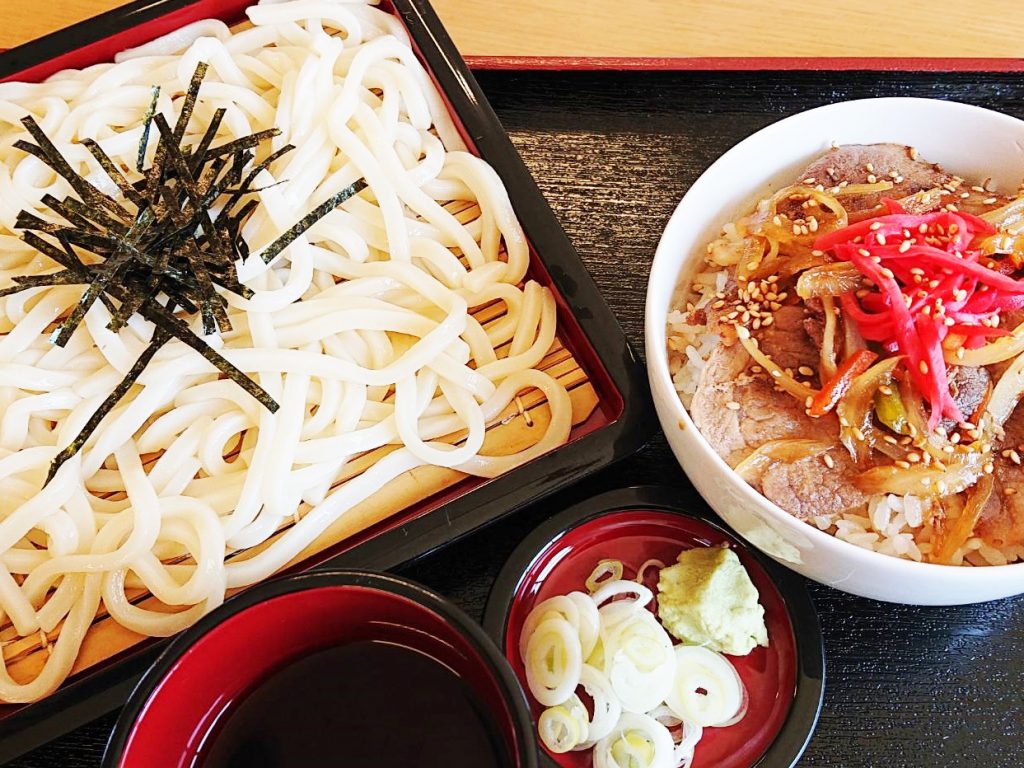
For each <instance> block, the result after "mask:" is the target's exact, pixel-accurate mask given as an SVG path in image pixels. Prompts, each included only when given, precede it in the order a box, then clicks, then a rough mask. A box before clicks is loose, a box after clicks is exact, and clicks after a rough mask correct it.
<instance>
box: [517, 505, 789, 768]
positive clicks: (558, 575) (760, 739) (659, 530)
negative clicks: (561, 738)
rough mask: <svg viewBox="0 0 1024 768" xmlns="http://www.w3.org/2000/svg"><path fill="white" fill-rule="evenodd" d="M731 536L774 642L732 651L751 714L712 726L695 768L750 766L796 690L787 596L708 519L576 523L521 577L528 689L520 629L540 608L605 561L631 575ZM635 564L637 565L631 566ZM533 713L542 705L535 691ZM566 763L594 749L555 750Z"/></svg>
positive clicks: (642, 516) (623, 516)
mask: <svg viewBox="0 0 1024 768" xmlns="http://www.w3.org/2000/svg"><path fill="white" fill-rule="evenodd" d="M723 542H727V543H729V544H730V545H731V546H733V548H734V549H735V551H736V554H737V555H739V558H740V560H741V561H742V563H743V565H744V566H746V569H747V572H748V573H749V574H750V578H751V580H752V581H753V582H754V585H755V586H756V587H757V591H758V592H759V593H760V596H761V605H763V606H764V609H765V621H766V623H767V625H768V640H769V647H768V648H756V649H754V651H753V652H751V653H750V655H748V656H742V657H735V656H734V657H730V660H731V661H732V662H733V664H734V665H735V667H736V669H737V671H738V672H739V674H740V677H741V678H743V682H744V684H745V685H746V687H747V692H748V693H749V695H750V706H749V709H748V711H747V714H746V716H745V717H744V718H743V719H742V720H741V721H740V722H739V723H737V724H736V725H733V726H731V727H729V728H706V729H705V730H704V737H703V738H702V739H701V741H700V743H699V744H698V745H697V750H696V754H695V755H694V760H693V768H748V767H749V766H751V765H753V764H754V762H755V761H756V760H757V759H758V758H759V757H760V756H761V754H762V753H763V752H764V751H765V750H766V749H767V748H768V747H769V746H770V745H771V743H772V742H773V741H774V740H775V737H776V736H777V735H778V733H779V730H780V729H781V728H782V725H783V723H784V722H785V720H786V715H787V714H788V713H789V708H790V705H791V704H792V702H793V696H794V693H795V690H796V644H795V638H794V635H793V626H792V624H791V623H790V620H789V614H788V612H787V611H786V606H785V603H784V601H783V599H782V596H781V595H780V594H779V591H778V590H777V589H776V587H775V585H774V583H773V582H772V580H771V578H770V577H769V576H768V574H767V572H766V571H765V570H764V568H762V567H761V565H760V563H758V562H757V560H756V558H754V557H753V555H751V554H750V553H749V552H748V551H747V550H746V549H745V548H744V547H742V546H741V545H739V543H738V542H737V541H736V540H735V539H733V538H731V537H729V536H727V535H725V534H724V533H722V532H720V531H718V530H716V529H714V528H712V527H711V526H709V525H707V524H706V523H704V522H703V521H701V520H698V519H695V518H691V517H684V516H682V515H675V514H671V513H668V512H655V511H647V510H630V511H624V512H615V513H612V514H609V515H602V516H601V517H598V518H595V519H593V520H590V521H588V522H586V523H583V524H582V525H579V526H576V527H575V528H572V529H570V530H569V531H567V532H566V533H565V534H563V535H562V536H560V537H559V538H557V539H555V540H554V541H552V542H551V544H549V545H548V546H547V547H546V548H545V549H544V550H543V551H542V552H540V554H538V556H537V557H536V558H535V559H534V561H533V563H532V564H531V566H530V568H529V569H528V570H527V572H526V573H525V574H524V575H523V578H522V579H521V580H520V582H519V587H518V589H517V590H516V594H515V597H514V598H513V602H512V608H511V611H510V612H509V618H508V624H507V628H506V634H505V648H504V651H505V656H506V657H507V658H508V660H509V662H510V663H511V664H512V668H513V669H514V670H515V673H516V675H517V676H518V677H519V679H520V681H521V682H522V684H523V687H524V688H526V675H525V671H524V668H523V662H522V660H521V659H520V658H519V651H518V643H519V633H520V631H521V630H522V626H523V622H524V621H525V620H526V617H527V615H528V614H529V613H530V611H531V610H532V609H533V607H534V606H535V605H536V604H537V603H539V602H541V601H542V600H546V599H547V598H549V597H553V596H555V595H563V594H566V593H568V592H572V591H573V590H585V589H586V588H585V587H584V582H585V581H586V578H587V576H589V575H590V572H591V571H592V570H593V568H594V566H595V565H596V564H597V562H598V561H599V560H603V559H606V558H608V559H615V560H620V561H622V563H623V564H624V565H625V566H626V568H627V571H626V576H627V577H632V576H633V575H634V573H635V569H636V568H637V567H639V566H640V565H641V564H643V563H644V562H645V561H647V560H649V559H651V558H656V559H658V560H661V561H662V562H664V563H666V564H668V563H672V562H674V561H675V558H676V556H677V555H678V554H679V552H680V551H681V550H683V549H690V548H692V547H706V546H710V545H715V544H721V543H723ZM630 568H632V569H634V570H633V571H632V572H631V571H629V570H628V569H630ZM527 697H528V698H529V699H530V705H531V708H532V710H533V714H534V718H535V719H536V717H538V716H539V715H540V713H541V711H542V710H543V707H541V706H540V705H539V704H537V702H536V701H535V700H533V697H532V696H529V694H528V695H527ZM551 758H552V759H553V760H554V761H555V762H556V763H557V764H558V765H560V766H565V768H585V767H588V766H590V764H591V754H590V751H589V750H588V751H584V752H569V753H567V754H564V755H555V754H551Z"/></svg>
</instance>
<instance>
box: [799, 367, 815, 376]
mask: <svg viewBox="0 0 1024 768" xmlns="http://www.w3.org/2000/svg"><path fill="white" fill-rule="evenodd" d="M797 371H799V372H800V373H801V374H802V375H804V376H813V375H814V369H813V368H810V367H808V366H806V365H801V366H800V367H799V368H797Z"/></svg>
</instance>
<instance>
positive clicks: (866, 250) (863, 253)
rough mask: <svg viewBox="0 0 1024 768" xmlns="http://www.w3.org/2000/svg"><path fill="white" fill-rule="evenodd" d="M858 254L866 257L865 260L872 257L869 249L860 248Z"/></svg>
mask: <svg viewBox="0 0 1024 768" xmlns="http://www.w3.org/2000/svg"><path fill="white" fill-rule="evenodd" d="M857 253H859V254H860V255H861V256H864V257H865V258H866V257H868V256H870V255H871V251H869V250H868V249H867V248H858V249H857ZM875 258H876V259H877V258H878V257H877V256H876V257H875Z"/></svg>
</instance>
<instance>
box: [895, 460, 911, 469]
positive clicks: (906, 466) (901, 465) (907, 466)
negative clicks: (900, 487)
mask: <svg viewBox="0 0 1024 768" xmlns="http://www.w3.org/2000/svg"><path fill="white" fill-rule="evenodd" d="M893 463H894V464H895V465H896V466H897V467H899V468H900V469H910V463H909V462H906V461H903V459H896V461H894V462H893Z"/></svg>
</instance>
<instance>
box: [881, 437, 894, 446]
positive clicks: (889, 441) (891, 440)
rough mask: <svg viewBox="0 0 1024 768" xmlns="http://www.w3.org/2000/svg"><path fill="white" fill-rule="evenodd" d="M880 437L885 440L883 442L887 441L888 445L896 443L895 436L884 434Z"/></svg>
mask: <svg viewBox="0 0 1024 768" xmlns="http://www.w3.org/2000/svg"><path fill="white" fill-rule="evenodd" d="M882 439H883V440H885V442H887V443H889V444H890V445H896V444H897V443H896V438H895V437H893V436H892V435H886V436H885V437H883V438H882Z"/></svg>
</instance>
